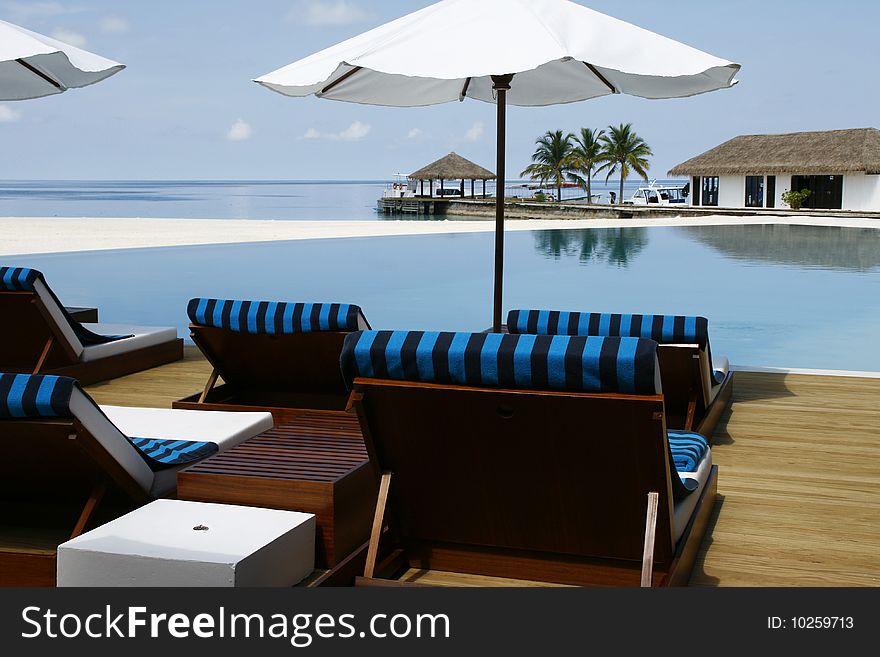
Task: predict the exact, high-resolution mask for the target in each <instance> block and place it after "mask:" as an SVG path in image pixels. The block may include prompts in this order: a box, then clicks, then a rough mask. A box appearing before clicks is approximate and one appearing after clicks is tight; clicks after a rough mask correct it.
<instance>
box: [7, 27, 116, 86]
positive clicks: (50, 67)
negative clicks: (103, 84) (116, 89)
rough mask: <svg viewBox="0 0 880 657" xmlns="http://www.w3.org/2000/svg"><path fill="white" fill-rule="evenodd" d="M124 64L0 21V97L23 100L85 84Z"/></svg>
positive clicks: (106, 76) (107, 75)
mask: <svg viewBox="0 0 880 657" xmlns="http://www.w3.org/2000/svg"><path fill="white" fill-rule="evenodd" d="M124 68H125V66H124V65H123V64H120V63H118V62H114V61H113V60H110V59H106V58H104V57H101V56H100V55H95V54H94V53H90V52H88V51H86V50H82V49H81V48H76V47H74V46H71V45H68V44H66V43H62V42H61V41H58V40H56V39H52V38H50V37H47V36H43V35H42V34H37V33H36V32H31V31H30V30H26V29H25V28H23V27H19V26H18V25H13V24H12V23H7V22H6V21H0V100H26V99H29V98H41V97H43V96H51V95H53V94H60V93H62V92H64V91H67V90H68V89H73V88H75V87H86V86H88V85H90V84H95V83H96V82H100V81H101V80H103V79H105V78H108V77H110V76H111V75H113V74H114V73H118V72H119V71H121V70H122V69H124Z"/></svg>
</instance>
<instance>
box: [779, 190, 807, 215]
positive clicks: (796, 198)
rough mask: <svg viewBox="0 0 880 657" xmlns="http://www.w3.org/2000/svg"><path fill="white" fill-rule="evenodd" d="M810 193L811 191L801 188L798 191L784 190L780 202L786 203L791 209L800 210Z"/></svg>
mask: <svg viewBox="0 0 880 657" xmlns="http://www.w3.org/2000/svg"><path fill="white" fill-rule="evenodd" d="M812 193H813V192H812V191H810V190H809V189H802V190H800V191H799V192H793V191H791V190H786V191H785V192H783V194H782V202H783V203H785V204H787V205H788V207H790V208H791V209H792V210H800V209H801V206H802V205H803V204H804V201H806V200H807V199H808V198H809V197H810V194H812Z"/></svg>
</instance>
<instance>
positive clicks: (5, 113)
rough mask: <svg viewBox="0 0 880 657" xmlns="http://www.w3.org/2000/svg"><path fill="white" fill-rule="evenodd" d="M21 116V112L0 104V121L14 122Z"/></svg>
mask: <svg viewBox="0 0 880 657" xmlns="http://www.w3.org/2000/svg"><path fill="white" fill-rule="evenodd" d="M20 118H21V112H19V111H18V110H14V109H12V108H11V107H9V106H7V105H0V123H15V122H16V121H18V120H19V119H20Z"/></svg>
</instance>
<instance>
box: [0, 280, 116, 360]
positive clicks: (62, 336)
mask: <svg viewBox="0 0 880 657" xmlns="http://www.w3.org/2000/svg"><path fill="white" fill-rule="evenodd" d="M0 317H2V318H3V319H2V320H0V370H5V371H8V372H31V371H33V369H34V366H35V365H36V364H37V362H38V360H39V358H40V355H41V354H42V352H43V349H44V348H45V346H46V343H47V341H48V340H49V338H54V340H55V342H56V343H57V345H58V348H55V349H52V350H51V351H50V352H49V354H48V356H47V358H46V360H45V361H44V364H43V365H44V369H53V368H54V367H60V366H63V365H69V364H72V363H75V362H76V361H77V360H78V359H79V358H80V356H82V353H83V350H84V348H85V347H86V346H90V345H97V344H104V343H107V342H112V341H114V340H118V339H120V338H123V337H127V336H103V335H98V334H97V333H94V332H92V331H89V330H88V329H87V328H85V327H84V326H83V325H82V324H80V323H79V322H77V321H76V320H75V319H73V318H72V317H71V316H70V314H69V313H68V312H67V310H66V309H65V308H64V306H63V305H62V303H61V302H60V301H59V300H58V297H57V296H55V293H54V292H53V291H52V289H51V288H50V287H49V285H48V284H47V283H46V280H45V278H44V277H43V274H42V273H41V272H40V271H38V270H36V269H30V268H28V267H0Z"/></svg>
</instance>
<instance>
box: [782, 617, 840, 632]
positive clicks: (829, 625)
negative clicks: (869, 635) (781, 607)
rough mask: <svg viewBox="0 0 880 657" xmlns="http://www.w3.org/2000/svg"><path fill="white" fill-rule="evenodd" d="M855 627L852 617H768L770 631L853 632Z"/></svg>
mask: <svg viewBox="0 0 880 657" xmlns="http://www.w3.org/2000/svg"><path fill="white" fill-rule="evenodd" d="M854 627H855V619H854V618H853V617H852V616H789V617H788V618H783V617H781V616H768V617H767V629H768V630H851V629H853V628H854Z"/></svg>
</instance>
